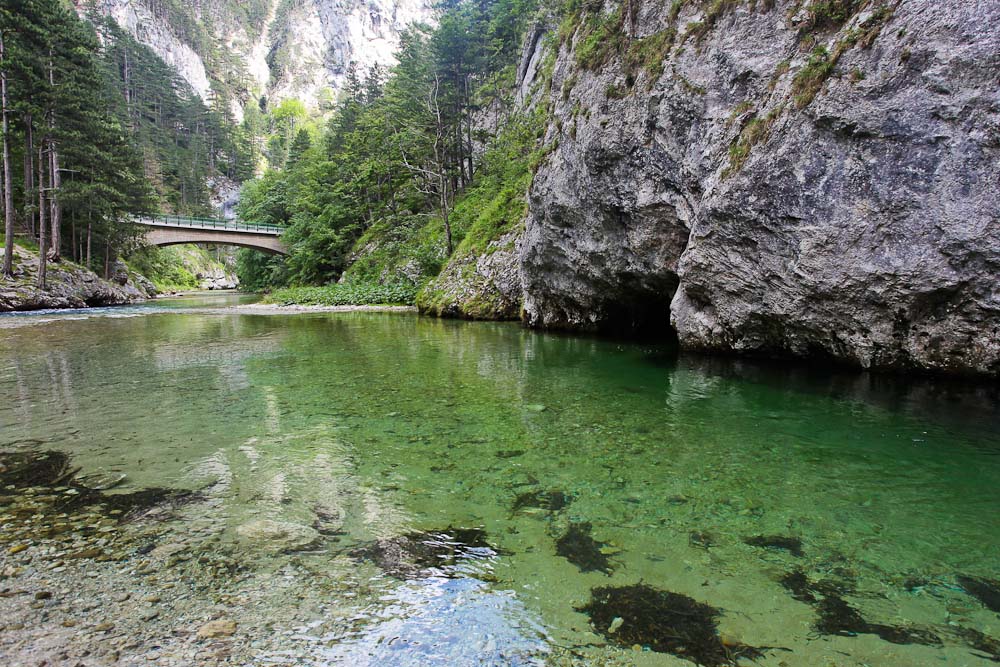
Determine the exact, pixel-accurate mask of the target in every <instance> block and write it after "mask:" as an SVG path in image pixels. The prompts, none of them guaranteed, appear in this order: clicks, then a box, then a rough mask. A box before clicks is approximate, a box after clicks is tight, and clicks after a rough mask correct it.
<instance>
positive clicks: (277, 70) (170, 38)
mask: <svg viewBox="0 0 1000 667" xmlns="http://www.w3.org/2000/svg"><path fill="white" fill-rule="evenodd" d="M161 4H162V3H158V2H153V1H151V0H105V1H104V2H103V3H102V4H101V7H102V9H103V11H105V12H106V13H108V14H110V15H111V16H112V17H113V18H114V19H115V21H116V22H117V23H118V24H119V25H121V26H122V27H123V28H124V29H126V30H127V31H128V32H129V33H131V34H132V36H133V37H135V38H136V40H138V41H139V42H141V43H143V44H145V45H146V46H148V47H150V48H151V49H152V50H153V51H154V52H155V53H156V54H157V55H158V56H159V57H160V58H161V59H163V60H164V61H165V62H166V63H167V64H169V65H172V66H173V67H174V68H176V69H177V71H178V73H179V74H180V75H181V76H182V77H183V78H184V80H185V81H187V82H188V83H189V84H190V85H191V87H192V88H193V89H194V90H195V92H196V93H197V94H198V95H199V96H201V97H202V99H203V100H205V101H206V102H208V101H209V99H210V96H211V81H212V79H213V77H214V78H226V77H231V76H232V75H233V73H231V72H227V71H211V70H210V69H209V67H207V66H206V63H211V62H212V60H213V59H212V58H211V57H210V56H211V54H210V53H203V52H201V51H205V49H206V48H209V47H216V48H218V49H220V50H223V51H226V52H229V53H232V54H234V55H235V56H236V57H235V58H234V59H231V60H226V61H225V62H226V66H230V65H231V64H232V63H240V64H241V65H242V69H243V71H242V72H240V74H241V75H245V80H246V82H247V85H248V86H249V88H250V89H251V90H252V91H253V92H254V95H253V96H252V97H250V98H249V99H243V100H242V101H237V100H234V101H233V103H234V108H233V109H232V111H233V113H234V115H235V116H236V119H237V120H238V121H239V120H242V118H243V108H242V106H241V105H242V104H246V103H253V104H256V103H257V97H256V96H257V95H263V96H265V97H266V98H268V100H269V101H271V102H273V101H278V100H282V99H289V98H297V99H301V100H304V101H305V102H307V103H308V104H310V105H311V106H313V107H316V106H318V104H319V102H320V100H321V99H323V98H324V97H328V100H327V101H332V100H333V99H335V93H336V91H337V90H339V89H340V87H341V86H342V85H343V83H344V80H345V77H346V75H347V72H348V69H349V67H350V66H351V64H352V63H353V64H354V65H355V66H356V68H357V70H358V72H359V74H361V75H362V76H363V75H365V74H367V72H369V71H370V70H371V69H372V68H373V67H374V66H376V65H378V66H381V67H383V68H384V67H388V66H390V65H392V64H393V63H394V62H395V59H394V53H395V51H396V48H397V47H398V46H399V37H400V33H401V32H402V31H403V30H404V29H405V28H406V27H407V26H408V25H409V24H410V23H413V22H419V21H422V22H433V18H434V4H433V2H430V0H369V1H366V2H361V0H347V1H346V2H335V1H334V0H292V1H287V2H279V0H262V2H259V3H255V5H254V7H253V8H245V9H242V10H241V9H240V4H242V3H232V2H230V1H228V0H225V1H224V0H203V1H201V2H198V3H179V4H177V5H175V6H173V7H172V8H170V9H169V10H168V11H164V10H163V8H162V6H161ZM192 31H193V32H192ZM327 91H329V93H330V94H328V93H327ZM244 92H245V93H249V92H251V91H250V90H248V91H244Z"/></svg>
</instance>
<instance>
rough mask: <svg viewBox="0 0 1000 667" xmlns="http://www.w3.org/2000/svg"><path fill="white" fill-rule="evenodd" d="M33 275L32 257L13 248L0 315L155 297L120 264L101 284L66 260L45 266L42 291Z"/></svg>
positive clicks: (0, 281)
mask: <svg viewBox="0 0 1000 667" xmlns="http://www.w3.org/2000/svg"><path fill="white" fill-rule="evenodd" d="M0 255H2V249H0ZM37 275H38V258H37V257H36V255H35V254H34V253H31V252H28V251H26V250H24V249H22V248H21V247H20V246H17V245H15V246H14V278H13V280H10V279H5V278H0V312H4V311H12V310H41V309H44V308H87V307H89V306H119V305H123V304H129V303H136V302H138V301H144V300H145V299H148V298H152V297H154V296H156V288H155V287H154V286H153V284H152V283H151V282H150V281H149V280H147V279H146V278H145V277H144V276H142V275H140V274H138V273H134V272H130V271H128V267H126V266H125V264H124V263H123V262H116V263H115V265H114V266H113V267H112V270H111V272H110V275H111V280H103V279H101V278H99V277H97V274H95V273H94V272H93V271H88V270H87V269H85V268H83V267H81V266H77V265H76V264H72V263H70V262H68V261H66V260H63V261H62V262H59V263H58V264H49V265H48V267H47V271H46V289H45V290H40V289H38V288H37V287H36V286H35V280H36V276H37Z"/></svg>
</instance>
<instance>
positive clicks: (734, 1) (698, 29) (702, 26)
mask: <svg viewBox="0 0 1000 667" xmlns="http://www.w3.org/2000/svg"><path fill="white" fill-rule="evenodd" d="M740 2H742V0H711V2H709V4H708V6H707V7H706V8H705V11H704V13H703V15H702V19H701V20H700V21H696V22H693V23H689V24H688V26H687V30H686V31H685V33H684V39H687V38H688V37H694V39H695V42H701V40H702V38H704V37H705V35H707V34H708V33H709V31H711V30H712V28H714V27H715V24H716V23H718V22H719V19H720V18H722V15H723V14H725V13H726V12H727V11H728V10H730V9H731V8H733V7H735V6H736V5H738V4H740Z"/></svg>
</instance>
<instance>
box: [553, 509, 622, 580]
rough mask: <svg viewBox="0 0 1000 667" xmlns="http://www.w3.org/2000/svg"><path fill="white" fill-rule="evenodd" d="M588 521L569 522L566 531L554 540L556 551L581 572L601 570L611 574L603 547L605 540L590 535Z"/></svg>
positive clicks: (609, 562)
mask: <svg viewBox="0 0 1000 667" xmlns="http://www.w3.org/2000/svg"><path fill="white" fill-rule="evenodd" d="M591 528H592V527H591V525H590V522H588V521H584V522H582V523H574V524H571V525H570V527H569V529H568V530H567V531H566V533H565V534H564V535H563V536H562V537H560V538H559V539H558V540H556V553H557V554H559V555H560V556H562V557H563V558H565V559H566V560H568V561H569V562H570V563H573V565H576V566H577V567H578V568H580V571H581V572H603V573H604V574H611V561H610V560H608V557H607V555H605V553H604V551H603V548H604V547H606V546H608V545H607V544H606V543H605V542H598V541H597V540H595V539H594V538H593V537H592V536H591V535H590V531H591Z"/></svg>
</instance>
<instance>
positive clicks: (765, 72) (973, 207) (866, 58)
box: [518, 0, 1000, 375]
mask: <svg viewBox="0 0 1000 667" xmlns="http://www.w3.org/2000/svg"><path fill="white" fill-rule="evenodd" d="M770 4H773V6H771V7H768V5H770ZM855 4H856V5H858V6H859V7H860V9H859V11H856V12H854V13H853V15H852V16H851V18H850V19H849V20H848V21H846V22H845V23H843V24H839V23H838V22H836V21H833V22H824V21H822V20H818V21H814V20H812V18H813V17H811V16H810V13H809V3H808V2H803V3H794V2H789V1H777V2H774V3H767V2H763V1H758V2H755V3H750V2H730V3H700V2H693V1H690V0H689V1H688V2H685V3H683V5H682V7H681V10H680V13H679V15H678V16H676V17H672V16H671V11H670V6H671V3H666V4H664V5H662V6H661V5H659V4H656V3H644V4H643V6H642V7H641V9H640V11H639V14H638V16H637V20H636V22H635V25H636V35H637V37H643V36H650V35H653V36H655V35H657V34H660V33H661V31H663V30H668V29H674V30H676V31H677V33H678V36H677V38H676V39H675V40H674V45H673V47H672V49H671V50H670V53H669V55H668V56H667V57H666V59H665V60H664V61H663V62H664V66H663V74H662V76H655V71H653V72H652V73H651V71H650V69H647V68H636V67H634V66H633V67H631V68H629V69H628V70H626V65H625V64H624V63H625V61H626V60H627V55H625V49H627V48H628V42H627V41H625V45H624V46H622V47H620V49H619V51H617V52H615V53H613V54H612V57H610V58H608V59H607V61H606V62H605V63H604V64H602V65H600V66H599V67H596V68H594V71H591V70H588V69H585V68H582V67H581V66H580V65H579V64H578V62H577V61H576V57H575V55H574V51H573V50H572V49H571V46H570V44H564V45H563V46H562V47H561V48H560V50H559V55H558V58H557V61H556V66H555V70H554V72H553V75H552V77H553V80H552V86H551V90H552V91H553V92H552V105H553V120H554V122H553V123H552V127H551V128H550V136H549V137H548V139H549V141H551V142H553V143H557V148H556V149H555V150H554V152H553V153H552V154H551V155H550V158H549V160H548V161H547V163H546V164H545V165H543V166H542V167H541V169H540V170H539V171H538V173H537V174H536V177H535V181H534V184H533V186H532V189H531V193H530V200H529V201H530V211H529V217H528V220H527V224H526V230H525V232H524V235H523V237H522V238H521V239H520V241H519V245H518V254H519V263H520V273H521V279H522V284H523V290H524V317H525V320H526V322H527V323H528V324H530V325H533V326H538V327H549V328H570V329H583V330H601V329H622V328H626V329H628V328H634V327H639V326H657V325H661V326H662V325H664V324H665V323H666V322H668V321H669V322H670V323H671V324H672V326H673V328H674V329H675V330H676V333H677V335H678V337H679V339H680V342H681V344H682V346H684V347H685V348H688V349H699V350H711V351H726V352H729V351H736V352H741V353H755V354H764V355H769V356H774V355H793V356H817V355H818V356H826V357H832V358H835V359H839V360H842V361H847V362H849V363H853V364H856V365H859V366H862V367H893V368H918V369H936V370H944V371H952V372H974V373H987V374H993V375H997V374H1000V30H997V29H996V26H997V25H1000V2H995V1H987V2H983V1H981V0H980V1H975V0H959V1H956V2H948V3H941V2H936V1H933V0H906V1H903V2H891V3H890V2H857V3H855ZM719 5H722V6H723V7H724V9H723V11H721V12H719V13H716V14H714V15H710V14H711V12H712V11H713V10H712V7H713V6H715V7H716V8H718V6H719ZM751 5H753V8H751ZM698 21H703V23H702V25H708V26H710V27H709V28H708V29H707V30H704V31H703V33H702V34H701V36H700V39H699V38H698V36H697V35H696V32H691V31H690V30H689V26H690V25H691V24H693V23H696V22H698ZM685 33H688V34H687V36H686V38H685ZM579 41H580V33H578V34H577V47H578V48H579ZM816 46H825V47H826V49H827V53H828V54H829V55H828V58H827V62H833V64H832V66H831V67H829V72H828V73H827V75H826V76H820V77H818V80H819V84H820V85H819V86H818V92H816V94H815V97H814V99H812V100H811V101H809V100H808V99H805V98H806V97H808V95H803V90H805V89H808V88H809V86H804V81H805V76H806V75H805V74H804V73H803V72H804V71H805V72H806V73H808V72H811V71H812V72H815V71H816V69H817V68H816V67H814V66H813V67H810V65H809V59H810V57H811V56H810V54H811V53H812V51H813V49H814V48H815V47H816ZM539 48H541V47H539ZM815 60H816V58H815V57H814V61H815ZM814 64H815V63H814ZM654 70H655V68H654ZM629 84H632V85H631V86H630V85H629ZM813 88H814V89H815V86H814V87H813ZM807 102H808V103H807Z"/></svg>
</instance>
